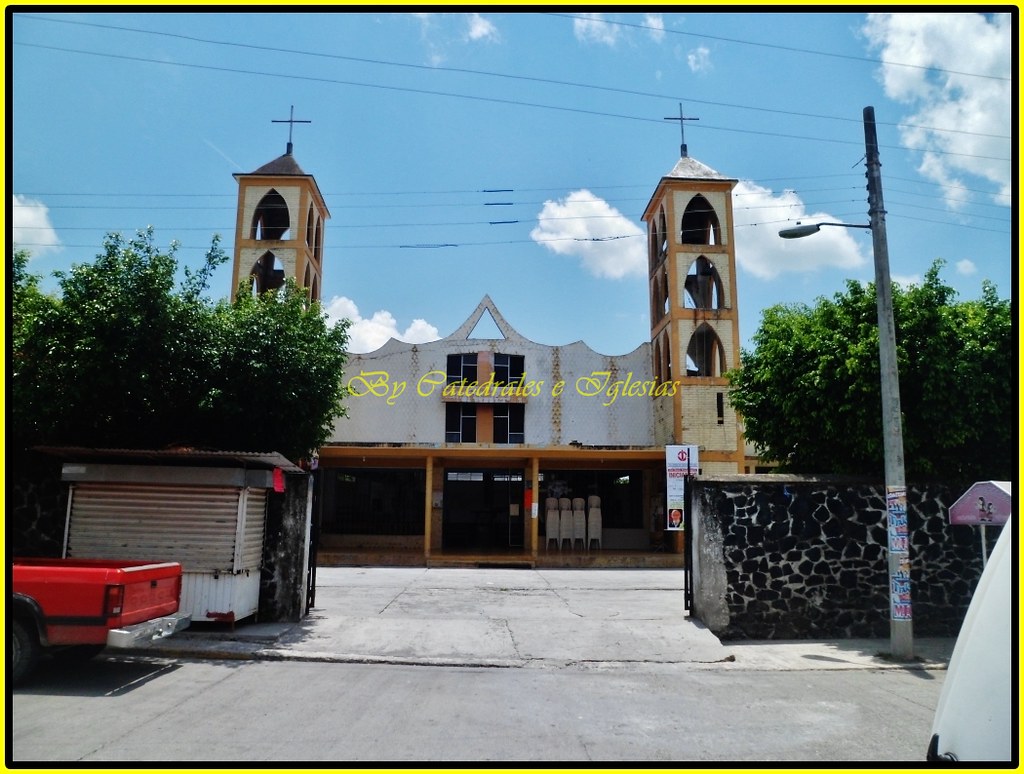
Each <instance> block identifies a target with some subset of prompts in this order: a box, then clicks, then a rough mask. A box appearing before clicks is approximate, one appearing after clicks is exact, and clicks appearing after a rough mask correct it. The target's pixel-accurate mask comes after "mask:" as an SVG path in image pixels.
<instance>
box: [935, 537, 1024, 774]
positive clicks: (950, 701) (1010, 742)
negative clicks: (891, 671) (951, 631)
mask: <svg viewBox="0 0 1024 774" xmlns="http://www.w3.org/2000/svg"><path fill="white" fill-rule="evenodd" d="M1012 541H1013V525H1012V520H1011V521H1007V522H1006V524H1005V525H1004V526H1003V531H1002V534H1001V535H1000V536H999V539H998V540H997V541H996V547H995V549H993V551H992V556H991V557H990V559H989V560H988V563H987V564H986V565H985V571H984V572H983V573H982V574H981V580H980V581H978V588H977V589H975V591H974V596H973V597H972V598H971V604H970V605H969V606H968V608H967V615H966V617H965V618H964V622H963V625H962V626H961V627H960V636H959V637H957V640H956V646H955V647H954V648H953V656H952V658H951V659H950V661H949V670H948V671H947V672H946V682H945V683H944V684H943V686H942V693H941V694H940V695H939V705H938V708H937V709H936V710H935V721H934V723H933V724H932V738H931V742H930V743H929V745H928V754H927V760H928V761H930V762H933V763H946V762H952V761H972V762H973V761H1017V760H1018V756H1019V750H1017V749H1016V748H1015V747H1014V744H1015V742H1016V741H1017V740H1016V736H1015V734H1014V733H1013V729H1012V726H1011V724H1012V722H1013V721H1014V719H1015V717H1016V714H1017V713H1016V711H1015V708H1014V707H1013V706H1012V704H1011V701H1012V697H1013V696H1015V695H1016V691H1015V690H1014V687H1015V686H1014V685H1013V680H1014V678H1015V676H1016V672H1015V670H1014V668H1013V667H1014V664H1015V663H1016V654H1015V653H1014V652H1013V644H1014V641H1013V636H1012V631H1011V627H1012V625H1013V622H1014V621H1015V620H1016V610H1015V609H1014V606H1013V596H1012V592H1013V577H1012V576H1013V572H1012V569H1011V567H1012V564H1013V556H1012Z"/></svg>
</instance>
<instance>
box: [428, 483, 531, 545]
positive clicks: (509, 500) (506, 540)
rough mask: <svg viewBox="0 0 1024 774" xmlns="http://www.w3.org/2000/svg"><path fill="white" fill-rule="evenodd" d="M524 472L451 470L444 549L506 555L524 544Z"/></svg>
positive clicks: (444, 524) (445, 484)
mask: <svg viewBox="0 0 1024 774" xmlns="http://www.w3.org/2000/svg"><path fill="white" fill-rule="evenodd" d="M522 502H523V471H522V470H495V469H485V470H448V471H447V472H446V474H445V482H444V521H443V525H442V541H441V544H442V547H443V548H444V549H445V550H461V551H481V552H489V551H495V552H503V551H508V550H509V549H511V548H521V547H522V545H523V507H522Z"/></svg>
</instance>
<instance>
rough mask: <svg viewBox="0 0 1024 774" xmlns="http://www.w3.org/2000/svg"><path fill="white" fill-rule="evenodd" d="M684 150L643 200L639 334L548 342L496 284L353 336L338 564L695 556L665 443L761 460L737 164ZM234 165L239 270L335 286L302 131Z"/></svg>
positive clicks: (268, 280)
mask: <svg viewBox="0 0 1024 774" xmlns="http://www.w3.org/2000/svg"><path fill="white" fill-rule="evenodd" d="M681 152H682V154H681V157H680V158H679V160H678V162H677V163H676V164H675V165H674V166H673V168H672V169H671V170H670V171H668V172H667V173H666V174H665V175H664V176H663V177H662V178H661V179H660V181H658V183H657V185H656V186H655V187H654V192H653V194H652V196H651V199H650V201H649V203H648V205H647V207H646V209H645V210H644V213H643V220H644V221H645V222H646V224H647V244H648V268H649V290H650V292H649V303H650V318H651V328H650V340H649V341H645V342H641V343H640V344H639V345H638V346H637V348H636V349H635V350H633V351H632V352H630V353H628V354H624V355H616V356H608V355H604V354H601V353H598V352H596V351H594V350H592V349H591V348H590V347H588V346H587V345H586V344H585V343H583V342H576V343H572V344H567V345H561V346H559V345H548V344H542V343H538V342H535V341H531V340H529V339H527V338H525V337H523V336H522V335H520V334H519V333H518V332H517V331H516V329H515V328H514V327H513V325H512V324H510V323H509V321H507V320H506V319H505V318H504V316H503V315H502V314H501V311H500V310H499V309H498V308H497V307H496V306H495V304H494V303H493V301H492V300H491V299H490V298H489V297H488V296H485V297H484V298H483V299H482V300H481V301H480V303H479V304H478V305H477V307H476V308H475V309H473V310H467V311H469V315H468V317H467V318H466V320H465V322H464V323H463V324H462V325H461V326H460V327H459V328H458V329H457V330H455V331H453V332H452V333H450V334H449V335H447V336H445V337H444V338H442V339H439V340H437V341H433V342H429V343H425V344H406V343H403V342H401V341H398V340H395V339H391V340H390V341H388V342H387V343H386V344H384V345H383V346H382V347H380V348H379V349H377V350H376V351H374V352H370V353H366V354H350V356H349V361H348V365H347V367H346V373H345V376H344V379H345V382H346V387H348V389H349V392H350V397H348V398H347V399H346V401H347V402H346V405H347V411H348V416H347V417H344V418H342V419H339V420H338V421H337V422H336V424H335V427H334V432H333V435H332V437H331V439H330V441H329V442H328V443H327V444H326V445H324V446H323V447H322V448H321V449H320V450H319V460H318V470H317V474H316V477H317V479H318V480H317V487H316V490H317V491H316V499H315V512H314V520H315V521H316V523H317V524H318V531H319V541H318V542H319V554H320V563H321V564H327V563H332V562H337V563H346V564H350V563H381V564H396V563H404V564H419V565H423V564H426V565H431V566H434V565H444V564H451V565H458V564H459V563H460V562H461V563H470V564H473V563H476V564H486V563H501V564H508V565H511V566H590V565H598V566H680V565H681V564H682V561H683V557H682V545H683V536H682V534H681V533H679V532H677V531H674V530H672V529H671V528H669V529H666V527H667V526H668V527H670V526H672V525H669V524H668V522H667V517H666V513H665V501H666V457H665V455H666V452H665V447H666V446H667V445H673V444H688V445H693V446H696V447H697V448H698V450H699V465H700V471H699V472H700V473H701V474H704V475H708V474H711V475H714V474H735V473H743V472H751V467H750V466H751V465H753V463H754V459H753V458H752V457H750V456H748V455H747V454H745V447H744V441H743V434H742V428H741V424H740V420H739V418H738V417H737V415H736V412H735V411H734V410H733V409H732V407H731V406H730V404H729V401H728V398H727V390H728V381H727V379H726V378H725V376H724V374H725V372H726V371H727V370H729V369H730V368H733V367H736V366H737V365H738V364H739V341H740V337H739V328H738V308H737V295H736V258H735V247H734V234H733V210H732V190H733V188H734V186H735V185H736V183H737V182H738V181H737V180H736V179H735V178H730V177H726V176H724V175H721V174H719V173H718V172H716V171H715V170H713V169H711V168H710V167H708V166H706V165H704V164H702V163H701V162H699V161H697V160H696V159H692V158H689V156H688V155H687V153H686V146H685V145H683V146H682V149H681ZM235 177H236V179H237V181H238V214H237V225H236V234H235V246H234V268H233V285H232V286H233V288H237V287H238V283H239V282H240V281H242V280H244V278H246V277H250V278H251V283H252V287H253V289H254V290H255V291H263V290H267V289H273V288H275V287H279V286H280V285H281V284H282V283H283V282H284V279H285V277H294V278H295V280H296V282H297V283H298V284H299V285H300V286H301V287H304V288H306V289H307V290H308V292H309V296H310V298H311V300H314V301H316V300H319V298H320V293H321V288H322V279H323V276H324V274H323V272H324V270H325V267H324V264H323V245H324V237H325V233H324V232H325V225H326V222H327V220H328V219H329V217H330V214H329V212H328V209H327V207H326V205H325V203H324V199H323V196H322V194H321V193H320V190H319V188H318V186H317V184H316V180H315V179H314V178H313V176H311V175H308V174H306V173H305V172H304V171H303V170H302V168H301V167H300V166H299V164H298V163H297V162H296V160H295V158H294V156H293V153H292V143H291V142H289V143H288V146H287V151H286V153H285V154H284V155H283V156H280V157H278V158H277V159H274V160H273V161H271V162H269V163H267V164H265V165H263V166H262V167H260V168H259V169H257V170H256V171H254V172H252V173H249V174H238V175H235ZM326 269H327V270H328V271H329V270H330V267H329V266H328V267H326ZM342 269H343V267H337V268H336V270H339V271H340V270H342ZM581 525H585V526H582V527H581ZM581 529H582V534H581Z"/></svg>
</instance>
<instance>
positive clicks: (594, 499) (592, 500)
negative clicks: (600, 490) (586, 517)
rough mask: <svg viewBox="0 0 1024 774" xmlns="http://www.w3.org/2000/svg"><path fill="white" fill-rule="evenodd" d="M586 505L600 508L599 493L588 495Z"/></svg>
mask: <svg viewBox="0 0 1024 774" xmlns="http://www.w3.org/2000/svg"><path fill="white" fill-rule="evenodd" d="M587 507H588V508H600V507H601V497H600V496H599V495H590V497H588V498H587Z"/></svg>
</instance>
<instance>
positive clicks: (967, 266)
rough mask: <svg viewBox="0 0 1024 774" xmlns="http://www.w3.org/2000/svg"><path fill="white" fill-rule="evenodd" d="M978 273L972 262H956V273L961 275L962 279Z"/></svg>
mask: <svg viewBox="0 0 1024 774" xmlns="http://www.w3.org/2000/svg"><path fill="white" fill-rule="evenodd" d="M977 271H978V267H977V266H975V265H974V261H972V260H970V259H969V258H964V259H963V260H962V261H957V262H956V273H957V274H960V275H963V276H964V277H970V276H971V275H972V274H975V273H976V272H977Z"/></svg>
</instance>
